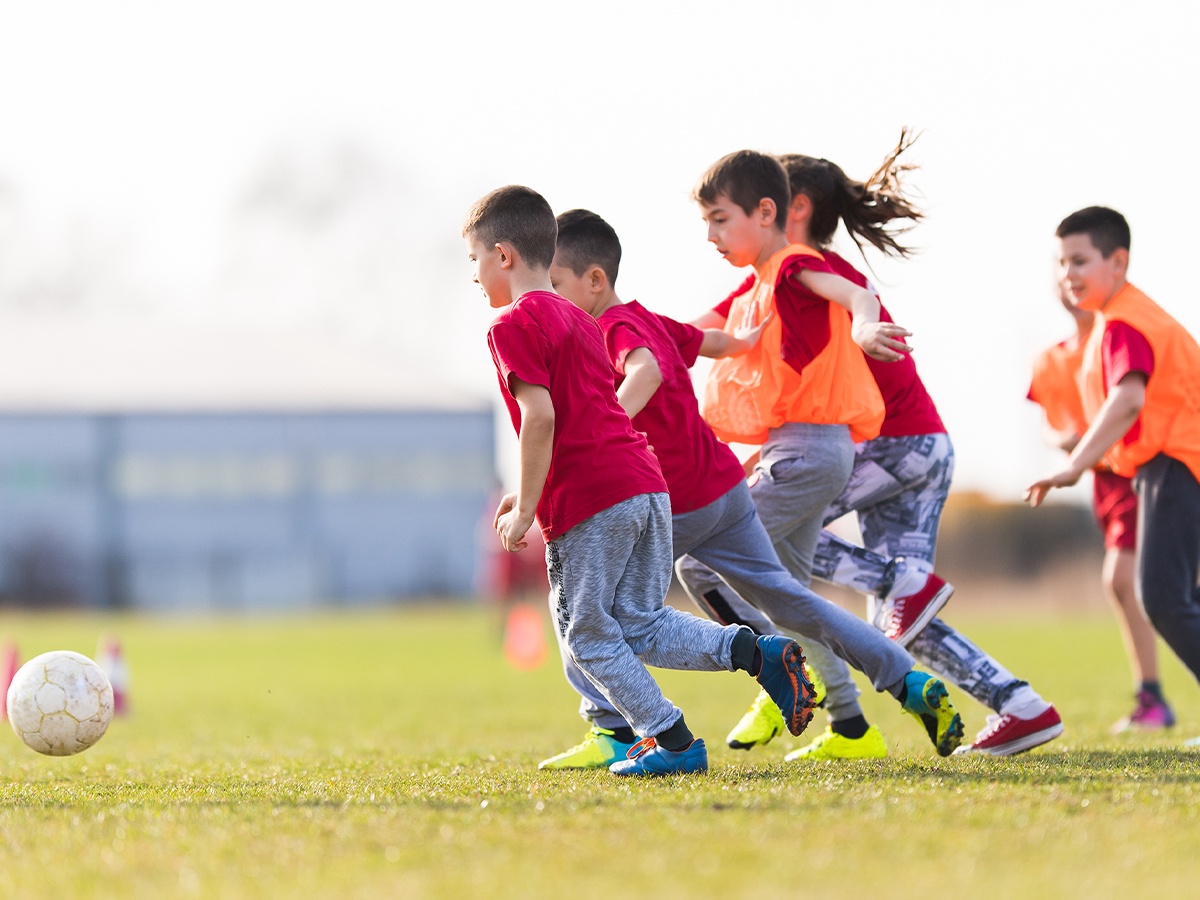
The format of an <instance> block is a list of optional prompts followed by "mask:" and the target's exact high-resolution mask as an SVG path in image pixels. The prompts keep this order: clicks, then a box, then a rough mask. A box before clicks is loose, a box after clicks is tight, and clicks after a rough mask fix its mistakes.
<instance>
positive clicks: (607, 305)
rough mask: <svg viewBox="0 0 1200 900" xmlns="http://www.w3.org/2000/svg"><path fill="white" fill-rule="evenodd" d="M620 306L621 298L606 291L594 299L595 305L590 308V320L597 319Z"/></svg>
mask: <svg viewBox="0 0 1200 900" xmlns="http://www.w3.org/2000/svg"><path fill="white" fill-rule="evenodd" d="M620 305H621V298H620V297H618V296H617V292H616V291H612V290H608V291H605V292H604V293H603V294H601V295H600V296H599V297H597V298H596V305H595V306H593V307H592V318H593V319H598V318H600V316H601V315H602V314H603V313H605V312H607V311H608V310H610V309H612V308H613V307H614V306H620Z"/></svg>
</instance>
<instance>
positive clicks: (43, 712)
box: [7, 650, 113, 756]
mask: <svg viewBox="0 0 1200 900" xmlns="http://www.w3.org/2000/svg"><path fill="white" fill-rule="evenodd" d="M7 710H8V723H9V724H10V725H12V729H13V731H15V732H16V733H17V737H19V738H20V739H21V740H23V741H24V742H25V743H26V744H28V745H29V746H30V747H32V748H33V749H34V750H36V751H37V752H38V753H45V754H46V755H47V756H70V755H71V754H72V753H78V752H80V751H81V750H86V749H87V748H88V747H90V746H92V744H94V743H96V741H98V740H100V738H102V737H103V736H104V732H105V731H106V730H107V729H108V723H109V722H111V721H112V716H113V692H112V685H110V684H109V683H108V678H107V677H106V676H105V674H104V672H103V671H101V669H100V667H99V666H97V665H96V664H95V663H94V662H92V661H91V660H90V659H88V658H87V657H86V656H84V655H83V654H81V653H72V652H71V651H70V650H52V651H50V652H49V653H43V654H42V655H41V656H35V657H34V658H33V659H31V660H29V662H27V663H25V665H23V666H21V668H20V669H18V670H17V674H16V675H14V676H13V680H12V684H11V685H9V688H8V705H7Z"/></svg>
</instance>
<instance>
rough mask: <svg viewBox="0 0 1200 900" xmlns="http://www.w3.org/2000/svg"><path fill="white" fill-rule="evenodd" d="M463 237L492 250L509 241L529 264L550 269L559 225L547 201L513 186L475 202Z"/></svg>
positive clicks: (464, 226)
mask: <svg viewBox="0 0 1200 900" xmlns="http://www.w3.org/2000/svg"><path fill="white" fill-rule="evenodd" d="M462 234H463V237H470V236H472V235H473V236H474V237H476V238H477V239H478V240H479V241H480V243H482V244H486V245H487V246H489V247H490V246H492V245H494V244H498V243H500V242H501V241H507V242H508V243H510V244H512V245H513V249H515V250H516V251H517V253H519V254H520V255H521V258H522V259H524V260H525V262H526V263H528V264H529V265H532V266H537V267H538V268H542V269H548V268H550V264H551V263H552V262H554V244H555V241H556V240H557V239H558V224H557V223H556V222H555V221H554V210H552V209H551V208H550V204H549V203H547V202H546V198H545V197H543V196H542V195H541V194H539V193H538V192H537V191H535V190H534V189H533V188H527V187H524V186H522V185H519V184H510V185H506V186H505V187H501V188H496V190H494V191H492V192H491V193H489V194H487V195H485V196H483V197H481V198H480V199H479V200H477V201H475V205H474V206H472V207H471V211H470V212H468V213H467V219H466V221H465V222H463V227H462Z"/></svg>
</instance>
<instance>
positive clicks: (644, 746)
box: [625, 737, 658, 759]
mask: <svg viewBox="0 0 1200 900" xmlns="http://www.w3.org/2000/svg"><path fill="white" fill-rule="evenodd" d="M657 746H658V744H657V743H656V742H655V740H654V738H652V737H646V738H642V739H641V740H640V741H638V742H637V743H636V744H634V745H633V746H632V747H630V748H629V752H628V753H626V754H625V757H626V758H627V759H637V758H638V757H639V756H641V755H642V754H643V753H649V752H650V751H651V750H653V749H654V748H655V747H657Z"/></svg>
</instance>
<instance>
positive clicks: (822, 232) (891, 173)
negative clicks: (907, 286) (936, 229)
mask: <svg viewBox="0 0 1200 900" xmlns="http://www.w3.org/2000/svg"><path fill="white" fill-rule="evenodd" d="M918 137H920V135H919V134H912V132H911V131H910V130H909V129H908V128H902V129H901V130H900V140H899V141H898V142H897V143H896V146H895V147H894V148H893V149H892V151H891V152H890V153H889V154H888V155H887V156H886V157H885V158H884V160H883V162H882V163H881V164H880V166H879V168H877V169H876V170H875V171H874V172H873V173H872V174H871V176H870V177H869V178H867V180H866V181H855V180H853V179H852V178H850V177H849V176H847V175H846V173H845V172H843V171H842V169H841V167H840V166H838V165H836V164H835V163H832V162H830V161H829V160H827V159H817V158H816V157H812V156H803V155H801V154H799V153H789V154H787V155H785V156H781V157H779V161H780V162H781V163H782V164H783V167H784V169H785V170H786V171H787V174H788V183H789V186H790V187H791V190H792V196H793V197H795V196H796V195H798V194H803V195H804V196H806V197H808V199H809V200H810V201H812V207H813V211H812V218H811V219H810V221H809V235H810V237H811V238H812V240H813V242H814V243H815V244H817V245H818V246H819V247H825V246H828V244H829V243H830V242H831V241H832V240H833V235H834V233H835V232H836V231H837V227H838V222H839V221H840V222H841V223H842V224H843V225H844V226H845V228H846V231H847V232H848V233H849V235H850V237H851V238H852V239H853V240H854V243H855V245H857V247H858V252H859V253H861V254H862V255H863V258H864V259H865V258H866V251H865V249H864V247H863V244H864V242H865V243H867V244H870V245H871V246H872V247H874V248H875V249H876V250H879V251H880V252H882V253H884V254H886V255H887V256H900V257H906V256H909V255H910V254H912V253H913V252H914V251H913V249H912V248H911V247H909V246H908V245H907V244H904V243H901V242H900V240H899V237H900V236H901V235H903V234H904V233H905V232H907V231H909V230H910V229H912V228H913V226H915V225H916V224H917V222H919V221H920V220H921V219H922V218H923V216H924V213H922V212H921V211H920V210H919V209H917V207H916V206H915V205H914V203H913V201H912V199H911V198H910V197H909V196H908V192H907V191H906V185H905V180H906V178H905V176H906V174H907V173H908V172H911V171H913V170H915V169H917V168H918V166H916V165H913V164H909V163H902V162H900V157H901V156H902V155H903V154H904V152H905V151H906V150H908V148H909V147H911V146H912V145H913V144H914V143H915V142H916V140H917V138H918Z"/></svg>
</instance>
